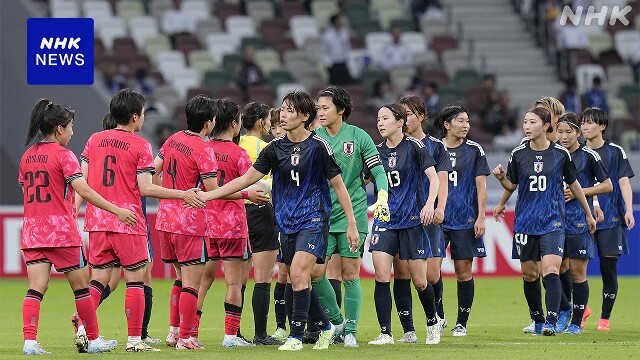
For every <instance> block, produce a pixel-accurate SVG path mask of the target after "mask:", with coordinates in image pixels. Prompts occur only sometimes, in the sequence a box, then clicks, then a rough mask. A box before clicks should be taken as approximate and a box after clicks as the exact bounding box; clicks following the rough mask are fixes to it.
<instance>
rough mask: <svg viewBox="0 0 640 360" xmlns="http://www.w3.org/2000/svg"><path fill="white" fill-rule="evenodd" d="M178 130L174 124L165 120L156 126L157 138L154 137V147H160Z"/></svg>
mask: <svg viewBox="0 0 640 360" xmlns="http://www.w3.org/2000/svg"><path fill="white" fill-rule="evenodd" d="M175 132H176V127H175V126H173V124H171V123H168V122H165V123H160V124H158V126H156V133H155V138H154V139H153V145H154V146H153V148H154V149H160V147H161V146H162V144H164V143H165V142H166V141H167V139H168V138H169V137H170V136H171V135H173V134H174V133H175Z"/></svg>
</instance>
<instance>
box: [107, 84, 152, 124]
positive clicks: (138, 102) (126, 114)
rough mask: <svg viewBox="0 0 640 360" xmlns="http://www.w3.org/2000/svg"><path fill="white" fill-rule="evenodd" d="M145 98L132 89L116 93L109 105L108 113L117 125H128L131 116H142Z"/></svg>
mask: <svg viewBox="0 0 640 360" xmlns="http://www.w3.org/2000/svg"><path fill="white" fill-rule="evenodd" d="M144 104H145V98H144V96H143V95H142V94H140V93H139V92H137V91H135V90H132V89H122V90H120V91H118V92H117V93H116V94H115V95H114V96H113V98H111V103H110V104H109V113H111V117H112V118H113V121H115V123H116V124H118V125H128V124H129V122H130V121H131V117H132V116H133V115H138V116H142V110H143V109H144Z"/></svg>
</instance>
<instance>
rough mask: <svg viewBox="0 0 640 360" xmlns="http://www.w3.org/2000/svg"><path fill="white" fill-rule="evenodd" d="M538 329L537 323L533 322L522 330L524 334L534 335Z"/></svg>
mask: <svg viewBox="0 0 640 360" xmlns="http://www.w3.org/2000/svg"><path fill="white" fill-rule="evenodd" d="M535 329H536V322H535V321H532V322H531V324H529V325H527V326H525V327H523V328H522V332H523V333H525V334H533V333H534V332H535Z"/></svg>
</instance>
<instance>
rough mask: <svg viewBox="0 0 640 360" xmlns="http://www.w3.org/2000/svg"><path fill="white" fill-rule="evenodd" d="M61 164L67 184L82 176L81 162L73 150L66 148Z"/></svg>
mask: <svg viewBox="0 0 640 360" xmlns="http://www.w3.org/2000/svg"><path fill="white" fill-rule="evenodd" d="M60 166H61V167H62V174H63V175H64V181H65V182H66V183H67V184H69V183H71V182H72V181H73V180H75V179H77V178H79V177H82V171H81V170H80V163H79V162H78V158H77V157H76V155H75V154H74V153H73V152H72V151H71V150H66V151H65V152H63V153H62V157H61V159H60Z"/></svg>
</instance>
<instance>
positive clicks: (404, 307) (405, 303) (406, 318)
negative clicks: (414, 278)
mask: <svg viewBox="0 0 640 360" xmlns="http://www.w3.org/2000/svg"><path fill="white" fill-rule="evenodd" d="M393 300H394V301H395V302H396V310H398V317H399V318H400V324H402V330H403V331H404V332H408V331H415V330H416V329H415V328H414V326H413V302H412V299H411V280H410V279H394V280H393Z"/></svg>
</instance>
